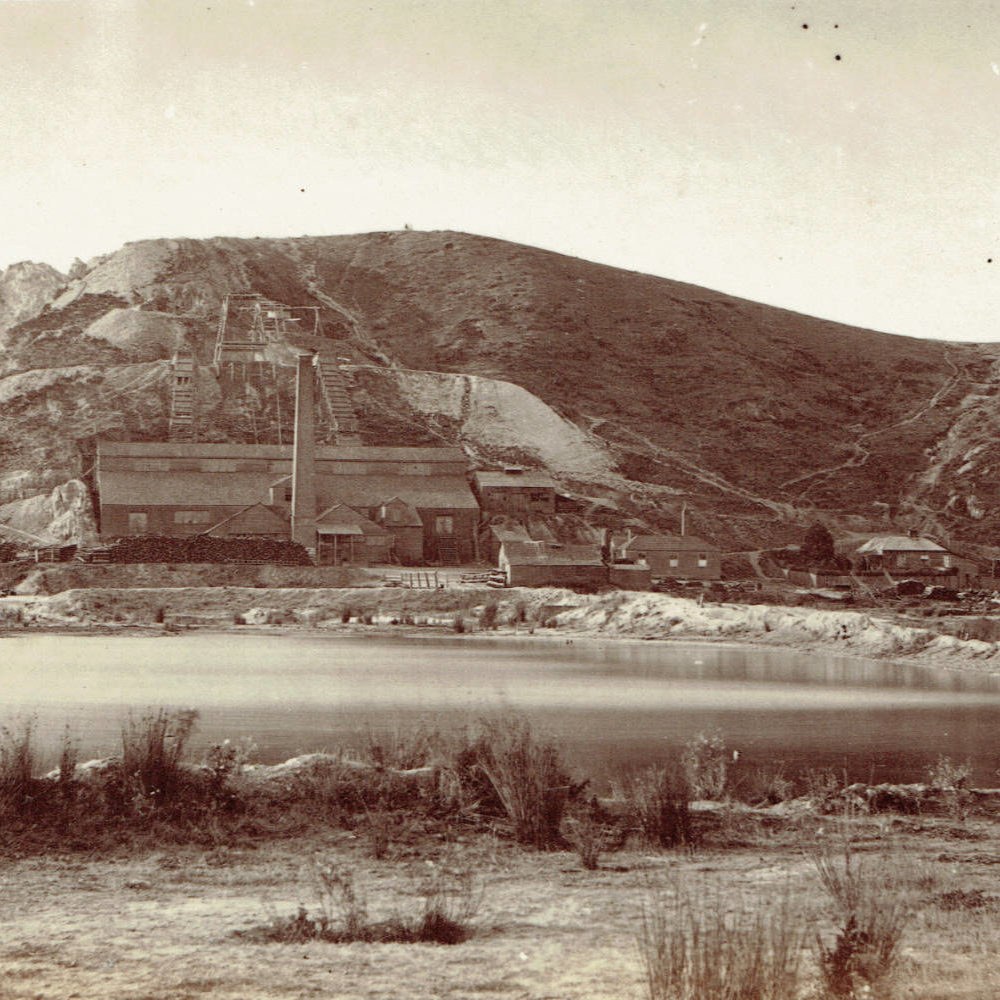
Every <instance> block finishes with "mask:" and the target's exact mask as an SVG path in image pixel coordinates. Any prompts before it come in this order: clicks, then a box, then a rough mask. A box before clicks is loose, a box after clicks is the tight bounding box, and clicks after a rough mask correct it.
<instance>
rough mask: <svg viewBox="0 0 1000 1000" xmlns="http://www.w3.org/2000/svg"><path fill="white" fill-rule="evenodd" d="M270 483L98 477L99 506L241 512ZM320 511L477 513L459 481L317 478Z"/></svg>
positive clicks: (248, 475) (193, 475)
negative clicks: (395, 506)
mask: <svg viewBox="0 0 1000 1000" xmlns="http://www.w3.org/2000/svg"><path fill="white" fill-rule="evenodd" d="M272 483H273V477H272V475H271V474H268V473H266V472H263V473H253V472H133V471H119V470H113V471H104V472H102V473H101V474H100V476H99V478H98V491H99V493H100V497H101V503H102V504H116V505H121V504H125V505H130V506H134V507H141V506H169V507H183V506H195V507H246V506H248V505H250V504H253V503H256V502H257V501H264V500H266V499H267V494H268V490H269V487H270V486H271V485H272ZM316 493H317V496H318V497H319V498H320V504H321V505H322V507H323V508H326V507H332V506H333V505H334V504H337V503H344V504H347V505H348V506H349V507H377V506H379V505H380V504H382V503H384V502H385V501H386V500H390V499H392V498H393V497H398V498H399V499H401V500H402V501H403V502H404V503H408V504H410V505H411V506H412V507H414V508H417V509H420V508H428V507H430V508H433V507H441V508H446V509H454V510H478V509H479V505H478V504H477V503H476V498H475V497H474V496H473V495H472V491H471V490H470V489H469V484H468V483H467V482H466V481H465V477H464V476H401V475H391V476H388V475H387V476H363V475H357V476H317V477H316Z"/></svg>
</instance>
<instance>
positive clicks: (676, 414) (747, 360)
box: [0, 231, 1000, 549]
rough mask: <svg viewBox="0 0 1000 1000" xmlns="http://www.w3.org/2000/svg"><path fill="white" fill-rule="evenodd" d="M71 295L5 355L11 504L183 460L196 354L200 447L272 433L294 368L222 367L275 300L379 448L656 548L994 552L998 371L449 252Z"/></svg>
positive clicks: (279, 251)
mask: <svg viewBox="0 0 1000 1000" xmlns="http://www.w3.org/2000/svg"><path fill="white" fill-rule="evenodd" d="M53 273H54V274H56V276H57V278H58V280H56V278H53V277H52V275H48V274H47V272H41V271H39V272H38V274H39V275H41V277H39V278H37V279H36V280H35V281H34V283H33V284H34V286H39V287H40V284H41V282H42V278H43V277H44V279H45V280H47V281H49V293H48V295H47V298H46V296H45V295H41V296H39V295H37V294H36V295H35V297H34V299H32V300H31V302H30V303H29V304H28V306H27V307H26V306H25V300H26V298H27V297H26V296H22V297H21V300H20V302H19V305H18V309H19V312H18V314H17V316H16V317H15V318H17V319H19V322H16V323H11V325H9V328H8V329H7V330H6V333H5V334H4V338H5V345H4V349H3V351H2V353H0V375H2V376H3V377H2V378H0V400H2V401H3V407H2V409H0V433H2V434H3V443H2V444H0V502H4V501H12V500H15V499H19V498H21V497H25V498H26V497H28V496H30V495H32V493H36V494H37V493H41V492H46V491H51V490H52V489H53V488H54V487H56V486H58V485H59V484H61V483H63V482H65V481H66V480H68V479H72V478H76V477H79V476H80V475H81V474H84V473H85V472H86V471H87V466H88V464H89V461H90V456H91V455H92V453H93V448H94V440H95V437H96V436H97V435H102V434H103V435H110V436H130V437H146V438H155V437H160V436H164V435H165V434H166V416H167V406H168V398H167V376H168V372H169V364H168V360H167V359H168V358H169V357H170V355H171V354H172V352H173V350H174V349H175V348H176V347H177V346H184V345H186V346H188V347H190V348H191V349H192V350H194V351H195V352H196V355H197V357H198V359H199V361H200V362H201V363H202V366H203V367H202V368H201V369H200V372H199V377H198V384H199V399H200V406H201V421H202V433H203V435H204V436H205V437H206V439H207V438H209V437H212V435H214V438H213V439H219V438H220V437H221V438H227V437H229V438H234V439H239V438H242V439H246V440H254V439H255V437H256V439H258V440H265V439H268V437H267V435H271V434H274V433H276V429H275V427H274V426H273V420H271V419H270V418H269V414H271V413H276V412H278V410H279V409H281V410H282V412H283V413H285V414H286V415H287V412H288V407H290V405H291V404H290V400H291V396H290V393H291V381H290V379H291V370H290V369H289V368H285V369H283V370H282V372H280V373H279V375H278V376H277V377H276V378H275V379H274V381H273V385H271V384H269V385H268V386H257V387H254V386H246V385H242V384H236V383H232V382H231V381H227V380H226V379H221V380H220V379H216V378H215V377H214V376H213V375H212V373H211V372H210V370H209V369H208V368H207V367H205V366H207V363H208V362H209V361H210V358H211V350H212V346H213V343H214V338H215V330H216V325H217V320H218V310H219V306H220V303H221V301H222V299H223V297H224V296H225V294H226V293H227V292H235V291H256V292H259V293H261V294H263V295H265V296H267V297H269V298H273V299H276V300H278V301H281V302H284V303H287V304H289V305H311V306H317V307H318V308H319V309H320V317H321V326H322V332H323V335H324V336H325V337H326V338H329V339H331V340H334V341H336V344H335V348H336V351H337V353H338V354H339V355H340V356H342V357H344V358H346V359H348V360H349V361H350V362H351V363H352V364H353V366H354V367H353V368H352V369H351V372H352V375H353V388H354V393H355V399H356V402H357V405H358V410H359V415H360V416H361V418H362V431H363V434H364V436H365V438H366V439H367V440H369V441H372V442H373V443H377V442H383V441H385V442H389V441H391V442H395V443H407V442H412V443H422V442H425V441H439V440H447V441H454V442H458V443H461V444H463V445H464V446H465V447H466V448H467V450H469V452H470V454H473V455H474V456H475V457H477V458H479V459H481V460H484V461H488V460H496V459H500V458H511V457H515V456H517V457H520V458H524V459H525V460H528V461H534V462H540V463H543V464H545V465H546V466H547V467H548V468H550V469H551V470H552V472H553V473H554V474H555V475H556V476H558V477H559V479H560V480H561V481H562V482H563V483H564V484H565V485H566V486H567V488H569V489H571V490H573V491H575V492H577V493H579V494H582V495H585V496H590V497H593V498H597V499H600V498H610V499H613V500H615V501H616V502H617V503H619V504H621V505H622V507H623V508H624V510H625V513H626V515H627V516H628V517H630V518H632V519H633V520H634V521H635V523H636V524H637V525H646V526H649V527H652V528H675V527H676V523H677V518H678V516H679V511H680V508H681V506H682V504H686V505H687V508H688V526H689V530H691V531H693V532H697V533H704V534H706V535H709V536H712V537H714V538H716V539H718V540H719V541H720V543H721V544H723V545H724V546H725V547H728V548H733V549H744V548H756V547H759V546H763V545H770V544H774V543H777V542H782V541H785V540H789V539H795V540H797V539H798V538H799V537H800V536H801V532H802V527H803V526H804V525H806V524H808V523H810V522H811V521H812V520H814V519H816V518H817V517H821V518H823V519H825V520H827V521H829V522H830V523H831V524H832V525H833V526H835V527H836V528H837V529H838V530H840V531H845V530H857V531H864V530H875V529H876V528H878V527H880V526H885V525H886V524H887V523H888V518H889V517H890V515H891V516H892V517H893V518H894V519H895V524H896V526H897V527H899V526H900V525H903V526H914V527H918V528H921V529H924V530H931V531H934V532H936V533H937V534H939V535H940V536H942V537H946V538H952V539H954V540H958V541H965V542H974V543H986V544H989V543H991V542H992V540H993V537H994V535H995V532H996V528H997V524H996V520H997V515H996V513H995V512H996V509H997V504H996V500H997V490H998V488H997V486H996V485H995V483H996V478H997V477H996V476H995V475H994V474H993V473H994V469H995V467H996V466H997V464H998V463H1000V446H998V445H996V444H995V442H996V440H997V435H996V434H995V433H994V429H995V427H996V425H997V424H998V422H1000V412H998V405H997V390H998V388H1000V375H998V371H1000V369H998V366H997V362H998V360H1000V354H998V349H997V348H996V347H995V346H994V345H974V344H956V343H942V342H936V341H927V340H917V339H912V338H907V337H898V336H891V335H888V334H882V333H876V332H873V331H869V330H861V329H857V328H853V327H847V326H843V325H840V324H836V323H831V322H826V321H823V320H819V319H814V318H811V317H807V316H802V315H799V314H796V313H792V312H788V311H785V310H781V309H776V308H773V307H768V306H764V305H760V304H758V303H754V302H749V301H746V300H742V299H738V298H734V297H732V296H728V295H724V294H722V293H719V292H714V291H710V290H707V289H704V288H698V287H695V286H692V285H685V284H682V283H679V282H676V281H671V280H668V279H665V278H658V277H653V276H650V275H645V274H637V273H634V272H629V271H624V270H620V269H616V268H610V267H606V266H602V265H598V264H593V263H588V262H586V261H582V260H577V259H574V258H570V257H565V256H562V255H559V254H555V253H551V252H548V251H543V250H538V249H534V248H531V247H526V246H519V245H515V244H511V243H506V242H503V241H499V240H493V239H487V238H483V237H478V236H471V235H466V234H462V233H453V232H431V233H421V232H409V231H407V232H398V233H371V234H366V235H359V236H335V237H302V238H298V239H229V238H219V239H211V240H184V239H179V240H150V241H143V242H140V243H134V244H128V245H126V246H125V247H123V248H122V249H121V250H119V251H117V252H116V253H114V254H110V255H107V256H105V257H101V258H97V259H95V260H92V261H90V262H88V263H87V264H86V265H85V266H82V267H80V266H78V267H75V268H74V277H73V278H72V279H69V278H66V279H64V278H62V276H59V275H57V273H56V272H53ZM43 300H44V301H43ZM3 306H4V303H3V302H2V301H0V315H7V314H10V315H13V314H12V313H10V310H9V309H8V312H7V313H4V312H3V308H2V307H3ZM25 308H27V309H28V312H29V313H30V315H28V316H25V315H24V312H25ZM279 360H280V359H279ZM269 394H270V395H269ZM286 426H287V425H286ZM16 516H17V510H16V509H7V508H3V509H0V521H3V520H11V519H12V518H14V519H16Z"/></svg>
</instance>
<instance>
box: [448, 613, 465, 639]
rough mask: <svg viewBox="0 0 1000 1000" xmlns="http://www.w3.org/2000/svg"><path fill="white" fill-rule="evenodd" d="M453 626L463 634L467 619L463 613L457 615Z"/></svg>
mask: <svg viewBox="0 0 1000 1000" xmlns="http://www.w3.org/2000/svg"><path fill="white" fill-rule="evenodd" d="M451 627H452V628H453V629H454V630H455V631H456V632H458V633H459V635H461V634H462V633H463V632H464V631H465V619H464V618H463V617H462V616H461V615H455V618H454V620H453V621H452V623H451Z"/></svg>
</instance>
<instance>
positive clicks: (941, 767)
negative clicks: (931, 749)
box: [927, 757, 972, 820]
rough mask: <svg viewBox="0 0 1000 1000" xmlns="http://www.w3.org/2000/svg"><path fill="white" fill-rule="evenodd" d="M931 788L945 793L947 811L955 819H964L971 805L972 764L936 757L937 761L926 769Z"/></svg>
mask: <svg viewBox="0 0 1000 1000" xmlns="http://www.w3.org/2000/svg"><path fill="white" fill-rule="evenodd" d="M927 777H928V781H929V783H930V786H931V788H934V789H936V790H937V791H940V792H943V793H944V794H945V799H946V804H947V807H948V811H949V812H950V813H951V815H952V817H953V818H954V819H957V820H964V819H965V817H966V815H967V814H968V811H969V806H970V805H971V799H972V793H971V791H970V789H969V783H970V781H971V780H972V764H971V763H970V762H969V761H966V762H965V763H964V764H956V763H954V761H952V759H951V758H950V757H938V759H937V762H936V763H935V764H934V765H933V766H932V767H929V768H928V769H927Z"/></svg>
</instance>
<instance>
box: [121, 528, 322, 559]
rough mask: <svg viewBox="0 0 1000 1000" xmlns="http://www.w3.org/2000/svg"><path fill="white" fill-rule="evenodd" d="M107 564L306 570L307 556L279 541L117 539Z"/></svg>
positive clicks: (207, 537) (194, 537)
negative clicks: (270, 566) (274, 565)
mask: <svg viewBox="0 0 1000 1000" xmlns="http://www.w3.org/2000/svg"><path fill="white" fill-rule="evenodd" d="M108 561H109V562H116V563H277V564H279V565H282V566H310V565H312V560H310V558H309V553H308V552H306V550H305V548H303V546H301V545H299V544H298V542H291V541H288V540H287V539H281V538H251V537H240V536H238V535H237V536H234V537H229V538H213V537H212V536H210V535H191V536H190V537H188V538H171V537H167V536H157V535H142V536H139V537H136V538H119V539H118V540H117V541H115V542H114V543H113V544H112V545H110V546H109V547H108Z"/></svg>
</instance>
